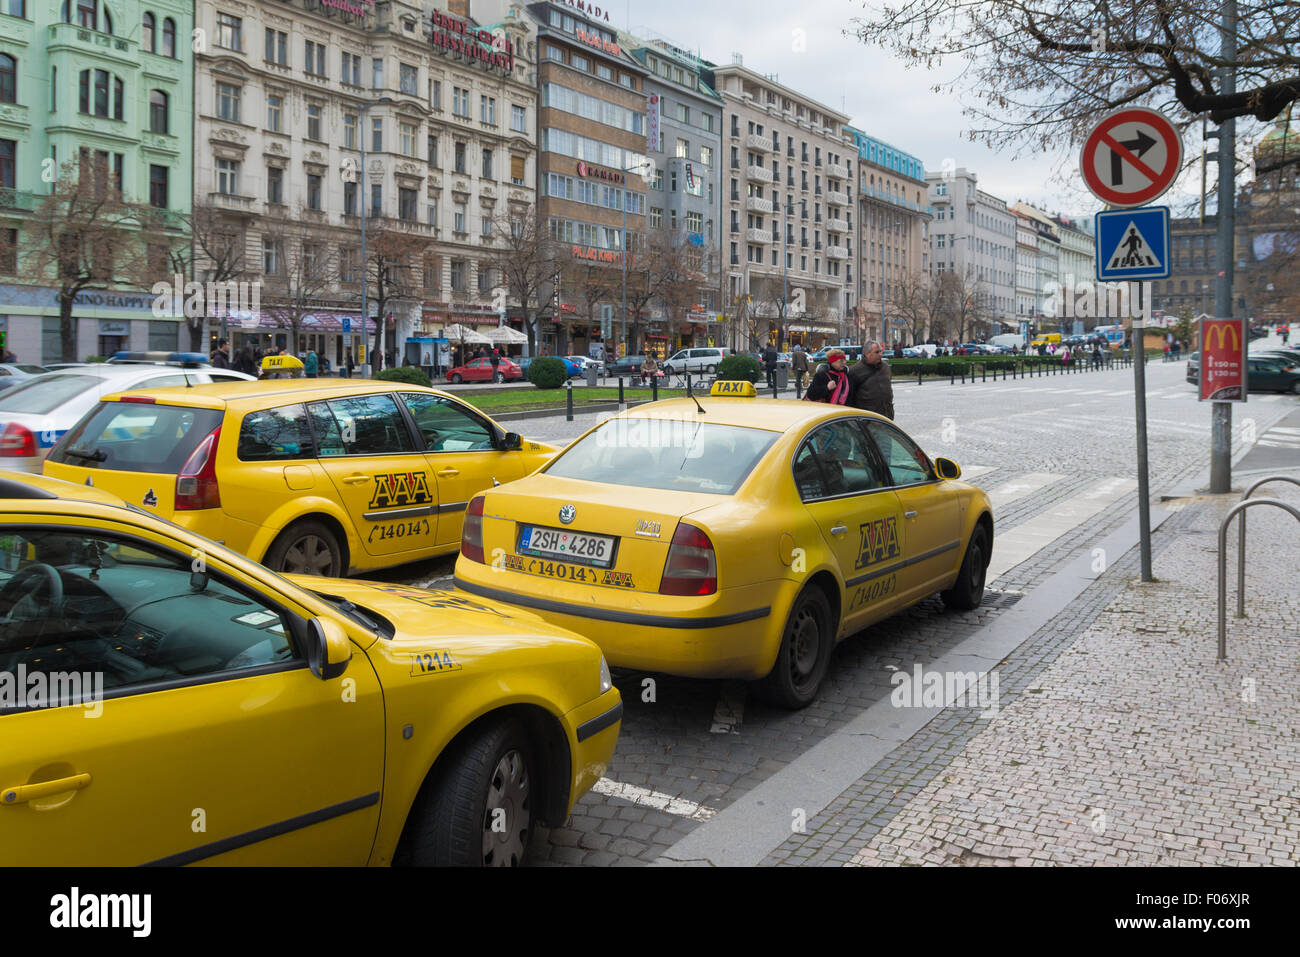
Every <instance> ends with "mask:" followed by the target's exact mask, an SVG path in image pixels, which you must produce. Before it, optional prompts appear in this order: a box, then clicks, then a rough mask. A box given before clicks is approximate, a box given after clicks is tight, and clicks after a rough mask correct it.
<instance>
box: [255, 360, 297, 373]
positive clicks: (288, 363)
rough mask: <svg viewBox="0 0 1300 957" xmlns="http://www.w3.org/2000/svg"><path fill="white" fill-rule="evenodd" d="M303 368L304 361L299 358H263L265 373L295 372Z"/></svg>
mask: <svg viewBox="0 0 1300 957" xmlns="http://www.w3.org/2000/svg"><path fill="white" fill-rule="evenodd" d="M301 368H302V360H301V359H299V358H298V357H297V356H263V357H262V371H263V372H294V371H296V370H298V369H301Z"/></svg>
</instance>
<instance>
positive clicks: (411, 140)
mask: <svg viewBox="0 0 1300 957" xmlns="http://www.w3.org/2000/svg"><path fill="white" fill-rule="evenodd" d="M398 130H399V132H400V134H401V142H402V155H403V156H414V155H415V131H416V126H415V124H414V123H402V124H401V125H400V126H399V127H398Z"/></svg>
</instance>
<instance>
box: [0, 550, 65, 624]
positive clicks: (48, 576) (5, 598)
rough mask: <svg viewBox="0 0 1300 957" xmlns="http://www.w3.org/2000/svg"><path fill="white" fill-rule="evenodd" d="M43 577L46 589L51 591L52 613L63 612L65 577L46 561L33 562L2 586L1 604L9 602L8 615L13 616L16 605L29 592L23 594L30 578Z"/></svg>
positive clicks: (49, 606)
mask: <svg viewBox="0 0 1300 957" xmlns="http://www.w3.org/2000/svg"><path fill="white" fill-rule="evenodd" d="M31 578H43V579H44V581H45V586H46V589H47V590H48V591H49V602H48V603H47V604H48V608H49V612H50V614H51V615H59V614H61V613H62V612H63V579H62V578H61V577H60V576H59V571H58V569H56V568H55V567H54V566H53V565H46V564H45V563H44V562H33V563H32V564H30V565H28V566H27V567H26V568H24V569H22V570H21V571H19V572H18V574H16V575H14V577H13V578H11V579H9V581H7V582H5V585H4V587H3V588H0V606H3V605H4V604H5V602H8V604H9V611H8V613H7V614H8V615H10V616H12V614H13V610H14V607H15V606H16V605H17V604H18V602H19V601H21V600H22V599H23V598H25V597H29V594H30V593H29V594H26V595H25V594H23V592H24V589H23V587H22V586H23V585H24V584H26V582H27V580H28V579H31Z"/></svg>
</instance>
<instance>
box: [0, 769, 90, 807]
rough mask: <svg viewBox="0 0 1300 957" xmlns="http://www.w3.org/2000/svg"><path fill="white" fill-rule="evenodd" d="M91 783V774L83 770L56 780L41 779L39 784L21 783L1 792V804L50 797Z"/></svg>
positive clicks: (77, 789)
mask: <svg viewBox="0 0 1300 957" xmlns="http://www.w3.org/2000/svg"><path fill="white" fill-rule="evenodd" d="M89 783H90V774H89V773H88V772H85V771H83V772H81V773H80V774H74V775H72V776H71V777H67V778H58V779H56V780H54V781H41V782H40V783H38V784H20V785H18V786H17V787H12V788H5V789H4V791H3V792H0V804H4V805H6V806H7V805H10V804H26V803H27V802H28V801H37V800H40V799H41V798H43V797H49V796H50V795H51V794H62V793H63V792H64V791H80V790H81V789H82V788H84V787H85V786H86V785H87V784H89Z"/></svg>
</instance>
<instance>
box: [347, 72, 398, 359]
mask: <svg viewBox="0 0 1300 957" xmlns="http://www.w3.org/2000/svg"><path fill="white" fill-rule="evenodd" d="M396 102H397V101H396V100H394V99H393V98H392V97H391V96H381V97H380V98H379V99H377V100H375V101H374V102H373V103H362V104H361V106H360V109H359V116H358V118H357V125H358V126H359V127H360V129H359V130H358V131H357V132H358V133H359V134H360V136H361V339H362V341H363V342H364V341H365V338H366V319H367V318H368V317H369V313H370V303H369V301H368V300H367V298H366V296H367V283H366V279H367V269H366V202H367V197H366V111H368V110H369V109H370V108H371V107H372V106H391V105H392V104H394V103H396ZM383 321H384V320H383V316H375V322H376V324H377V325H378V327H379V329H381V330H382V329H383ZM383 344H384V340H383V336H382V335H381V336H380V338H379V346H380V349H381V350H382V349H383ZM361 374H362V375H363V376H365V377H369V375H370V363H368V362H367V363H364V364H363V365H362V367H361Z"/></svg>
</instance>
